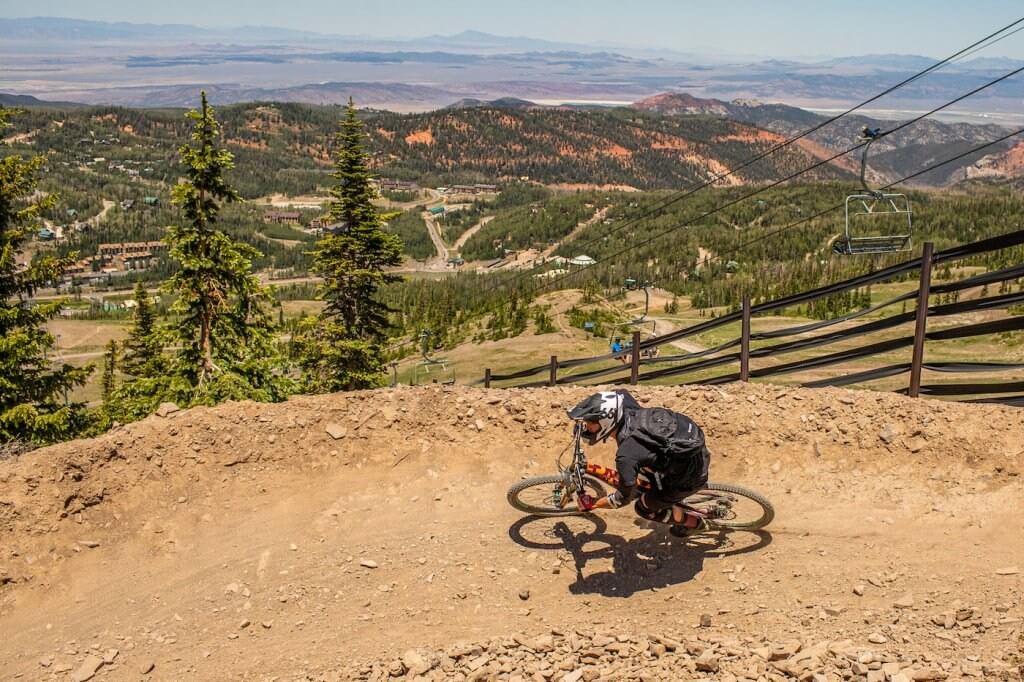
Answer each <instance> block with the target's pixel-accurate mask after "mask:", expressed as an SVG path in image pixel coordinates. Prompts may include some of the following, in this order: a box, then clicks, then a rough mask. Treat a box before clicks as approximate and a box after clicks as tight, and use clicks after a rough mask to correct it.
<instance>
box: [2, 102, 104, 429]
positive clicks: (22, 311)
mask: <svg viewBox="0 0 1024 682" xmlns="http://www.w3.org/2000/svg"><path fill="white" fill-rule="evenodd" d="M12 113H13V112H11V111H10V110H6V109H3V108H0V130H2V129H3V128H6V127H7V125H8V124H7V120H8V118H9V117H10V116H11V114H12ZM43 163H44V159H43V157H39V156H37V157H34V158H31V159H23V158H21V157H20V156H18V155H15V154H12V155H9V156H6V157H4V158H2V159H0V443H10V442H13V441H21V442H32V443H36V444H42V443H49V442H53V441H57V440H61V439H65V438H70V437H73V436H74V435H76V434H77V433H80V432H81V431H82V430H83V429H84V428H86V427H87V426H88V422H89V418H88V415H87V413H86V411H85V409H84V406H83V405H81V404H78V403H73V404H68V403H67V399H66V396H67V392H68V391H69V390H70V389H72V388H74V387H75V386H81V385H82V384H84V383H85V380H86V378H87V377H88V376H89V374H90V373H91V372H92V369H93V366H92V365H89V366H87V367H72V366H70V365H67V364H65V365H63V366H62V367H60V368H53V367H51V364H50V361H49V360H48V359H47V352H48V351H49V350H50V349H52V348H53V346H54V338H53V335H52V334H50V333H49V332H47V331H46V330H45V329H44V328H43V323H44V322H46V321H47V320H50V319H53V318H54V317H55V316H56V315H57V313H58V312H59V311H60V309H61V306H63V305H64V303H65V302H64V301H63V300H54V301H47V302H33V301H31V297H32V295H33V294H34V293H35V291H36V289H38V288H40V287H43V286H46V285H48V284H50V283H52V282H55V281H57V280H59V279H60V278H61V276H62V275H63V273H64V270H65V269H66V268H67V267H68V266H69V265H71V264H72V263H73V262H74V258H75V256H74V254H70V255H68V256H65V257H63V258H57V257H54V256H49V255H48V256H43V257H41V258H38V259H35V260H34V261H33V262H30V263H24V262H23V263H19V262H18V256H19V255H20V254H21V253H22V246H23V244H24V243H25V242H26V241H27V240H28V239H29V238H30V235H31V234H32V233H33V232H34V231H35V229H37V227H38V224H37V223H36V221H37V219H38V217H39V214H40V212H41V211H42V210H44V209H45V208H47V207H48V206H51V205H53V203H54V201H55V198H54V197H53V196H52V195H51V196H49V197H47V198H45V199H37V198H35V197H36V185H37V182H38V180H37V178H36V174H37V173H38V172H39V169H40V168H41V167H42V165H43Z"/></svg>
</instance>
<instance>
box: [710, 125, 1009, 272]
mask: <svg viewBox="0 0 1024 682" xmlns="http://www.w3.org/2000/svg"><path fill="white" fill-rule="evenodd" d="M1022 133H1024V128H1018V129H1017V130H1015V131H1013V132H1012V133H1007V134H1006V135H1003V136H1002V137H999V138H996V139H994V140H992V141H990V142H985V143H984V144H981V145H978V146H977V147H974V148H972V149H968V150H967V151H965V152H961V153H960V154H957V155H956V156H952V157H950V158H948V159H945V160H944V161H939V162H938V163H934V164H932V165H930V166H927V167H925V168H923V169H921V170H919V171H916V172H914V173H911V174H910V175H905V176H903V177H902V178H900V179H899V180H894V181H893V182H890V183H889V184H888V185H885V186H884V187H882V188H881V189H883V190H887V189H892V188H893V187H895V186H896V185H898V184H900V183H903V182H906V181H908V180H913V179H914V178H916V177H918V176H920V175H924V174H925V173H930V172H931V171H933V170H935V169H936V168H941V167H942V166H945V165H947V164H950V163H953V162H954V161H959V160H960V159H962V158H964V157H965V156H970V155H971V154H974V153H976V152H979V151H981V150H983V149H986V148H987V147H991V146H993V145H997V144H999V143H1000V142H1005V141H1006V140H1009V139H1010V138H1012V137H1016V136H1017V135H1020V134H1022ZM842 207H843V204H836V205H835V206H831V207H829V208H826V209H824V210H821V211H819V212H818V213H815V214H813V215H809V216H807V217H806V218H801V219H800V220H797V221H796V222H793V223H790V224H789V225H785V226H783V227H780V228H779V229H777V230H772V231H771V232H769V233H767V234H762V235H759V236H757V237H754V238H752V239H748V240H746V241H743V242H740V243H739V244H736V245H734V246H733V247H732V250H731V251H729V252H728V255H730V256H733V255H736V254H737V253H738V252H739V251H740V250H741V249H743V248H745V247H747V246H750V245H751V244H756V243H758V242H762V241H765V240H766V239H770V238H772V237H774V236H776V235H779V234H782V233H783V232H787V231H789V230H791V229H793V228H795V227H799V226H800V225H803V224H804V223H808V222H810V221H812V220H814V219H815V218H820V217H821V216H823V215H825V214H827V213H831V212H832V211H838V210H839V209H840V208H842ZM723 258H725V254H723V255H716V256H713V257H712V258H709V259H708V261H707V262H709V263H713V262H716V261H721V260H722V259H723Z"/></svg>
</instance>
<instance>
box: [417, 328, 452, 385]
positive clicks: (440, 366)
mask: <svg viewBox="0 0 1024 682" xmlns="http://www.w3.org/2000/svg"><path fill="white" fill-rule="evenodd" d="M432 336H433V332H431V331H430V330H429V329H424V330H423V331H422V332H420V354H421V355H422V356H423V359H422V360H420V361H419V362H418V363H417V364H416V365H415V366H414V367H413V371H412V385H413V386H418V385H420V384H421V383H423V384H426V383H433V384H448V385H451V384H454V383H455V369H454V368H451V367H449V366H448V361H447V360H446V359H444V358H435V357H432V356H431V351H432V349H431V347H430V338H431V337H432Z"/></svg>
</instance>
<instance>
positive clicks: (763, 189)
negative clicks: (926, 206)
mask: <svg viewBox="0 0 1024 682" xmlns="http://www.w3.org/2000/svg"><path fill="white" fill-rule="evenodd" d="M1022 71H1024V66H1022V67H1019V68H1017V69H1014V70H1013V71H1010V72H1009V73H1006V74H1004V75H1002V76H1000V77H999V78H996V79H994V80H991V81H989V82H988V83H985V84H984V85H980V86H978V87H977V88H974V89H973V90H971V91H970V92H967V93H965V94H963V95H960V96H959V97H957V98H955V99H953V100H950V101H948V102H946V103H945V104H942V105H940V106H938V107H936V108H934V109H932V110H931V111H928V112H926V113H924V114H921V115H919V116H917V117H915V118H912V119H910V120H908V121H906V122H904V123H901V124H900V125H898V126H896V127H895V128H893V129H892V130H889V131H887V132H886V133H885V135H891V134H892V133H895V132H897V131H899V130H902V129H903V128H906V127H908V126H911V125H913V124H915V123H917V122H918V121H920V120H922V119H924V118H927V117H928V116H931V115H932V114H935V113H937V112H939V111H942V110H943V109H945V108H946V107H949V106H952V105H953V104H956V103H957V102H960V101H962V100H964V99H966V98H968V97H971V96H972V95H975V94H977V93H978V92H981V91H982V90H984V89H986V88H989V87H991V86H993V85H995V84H997V83H1000V82H1002V81H1004V80H1006V79H1007V78H1011V77H1012V76H1015V75H1017V74H1018V73H1021V72H1022ZM1014 134H1016V133H1014ZM1012 136H1013V134H1011V135H1009V136H1006V137H1003V138H1000V140H997V141H996V142H999V141H1002V140H1004V139H1007V138H1008V137H1012ZM871 141H873V140H869V141H865V142H861V143H859V144H857V145H854V146H853V147H850V148H849V149H847V150H846V151H842V152H837V153H836V154H834V155H833V156H831V157H829V158H827V159H823V160H821V161H818V162H816V163H814V164H812V165H810V166H808V167H806V168H804V169H802V170H799V171H796V172H795V173H792V174H790V175H788V176H786V177H784V178H782V179H780V180H776V181H774V182H771V183H769V184H768V185H765V186H763V187H761V188H760V189H757V190H754V191H753V192H750V193H748V194H745V195H743V196H742V197H739V198H738V199H734V200H732V201H729V202H726V203H725V204H722V205H720V206H717V207H716V208H713V209H711V210H709V211H706V212H705V213H703V214H702V215H700V216H696V217H695V218H692V219H691V220H687V221H684V222H687V223H688V222H693V221H697V220H703V219H704V218H707V217H708V216H711V215H714V214H715V213H718V212H719V211H721V210H723V209H725V208H728V207H730V206H733V205H735V204H738V203H739V202H741V201H745V200H747V199H749V198H751V197H753V196H756V195H758V194H761V193H762V192H766V191H768V190H769V189H772V188H774V187H777V186H778V185H781V184H782V183H784V182H788V181H789V180H792V179H793V178H796V177H798V176H800V175H803V174H804V173H807V172H808V171H811V170H814V169H815V168H818V167H820V166H823V165H825V164H826V163H830V162H832V161H834V160H836V159H838V158H840V157H842V156H845V155H846V154H849V153H850V152H853V151H856V150H858V149H860V148H861V147H863V146H865V145H867V144H870V142H871ZM990 144H995V143H994V142H993V143H988V144H985V145H983V147H987V146H989V145H990ZM968 153H970V152H968ZM965 155H966V154H961V155H959V156H957V157H954V159H953V160H955V159H957V158H962V157H963V156H965ZM949 162H950V161H946V162H944V163H949ZM936 167H938V166H936ZM917 175H920V173H917V174H914V175H912V176H908V177H907V178H903V179H902V180H899V181H897V182H904V181H906V180H907V179H909V178H911V177H917ZM895 184H897V183H890V184H889V185H887V186H886V188H889V187H892V186H893V185H895ZM828 210H834V209H828ZM799 222H805V221H798V224H799ZM686 227H688V225H686V224H683V225H676V226H673V227H669V228H667V229H665V230H662V231H661V232H659V233H657V234H655V235H654V236H652V237H648V238H647V239H645V240H643V241H640V242H636V243H634V244H630V245H629V246H627V247H625V248H623V249H620V250H619V251H616V252H614V253H612V254H610V255H608V256H606V257H604V258H602V259H600V260H597V261H595V262H594V263H593V264H591V265H590V266H588V267H587V268H586V269H590V268H593V267H594V266H595V265H598V264H600V263H605V262H607V261H610V260H613V259H615V258H617V257H619V256H621V255H623V254H625V253H627V252H629V251H632V250H634V249H636V248H638V247H641V246H646V245H648V244H650V243H651V242H654V241H656V240H658V239H660V238H661V237H664V236H665V235H666V234H669V233H670V232H674V231H676V230H679V229H682V228H686ZM579 272H583V270H582V269H581V270H577V271H575V272H570V273H567V274H565V275H561V276H559V277H556V278H554V279H553V280H550V281H549V282H547V283H545V284H542V285H541V286H540V290H544V289H547V288H548V287H550V286H551V285H554V284H558V283H559V282H561V281H563V280H565V279H568V278H569V277H572V276H573V275H576V274H577V273H579Z"/></svg>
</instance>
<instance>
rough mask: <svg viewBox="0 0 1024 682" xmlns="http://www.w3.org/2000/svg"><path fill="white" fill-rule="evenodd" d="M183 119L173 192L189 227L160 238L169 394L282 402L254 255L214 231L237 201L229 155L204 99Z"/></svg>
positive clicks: (198, 400) (285, 384) (195, 400)
mask: <svg viewBox="0 0 1024 682" xmlns="http://www.w3.org/2000/svg"><path fill="white" fill-rule="evenodd" d="M187 115H188V117H189V118H190V119H191V120H192V121H193V124H194V127H193V131H192V140H193V142H194V143H195V146H192V145H190V144H184V145H182V146H181V147H180V148H179V153H180V155H181V159H182V161H183V162H184V164H185V167H186V177H187V181H186V182H183V183H180V184H178V185H176V186H175V187H174V203H175V204H177V205H179V206H181V207H182V209H183V210H184V213H185V217H186V218H187V219H188V222H187V223H186V224H185V225H180V226H174V227H171V228H170V230H169V234H168V236H167V239H166V241H167V242H168V244H169V246H170V256H171V258H172V259H174V260H176V261H178V264H179V269H178V271H177V272H176V273H175V274H174V275H173V276H172V277H171V278H170V280H168V282H167V283H166V284H165V289H166V290H167V291H170V292H174V293H176V294H177V295H178V299H177V300H176V301H175V303H174V305H173V306H172V307H171V311H172V312H173V313H176V314H179V315H180V316H181V319H179V320H177V321H176V322H175V323H174V324H173V325H172V326H171V327H170V330H169V331H170V332H171V335H172V337H176V339H175V340H176V341H177V344H178V345H179V346H180V348H181V349H180V350H179V351H178V355H177V357H176V358H175V363H174V366H173V368H172V371H171V374H172V375H173V382H172V386H171V392H172V394H174V397H175V399H176V400H177V401H178V402H179V403H181V402H184V403H186V404H213V403H217V402H221V401H223V400H242V399H252V400H280V399H283V398H284V397H285V396H286V395H287V393H288V391H289V389H290V382H289V381H288V380H287V379H286V378H284V377H282V376H280V375H278V374H276V373H275V361H276V360H277V353H276V349H275V348H274V344H273V338H272V335H271V326H270V319H269V316H268V314H267V312H266V308H265V304H266V302H267V301H268V299H269V290H268V289H266V288H265V287H263V286H261V285H260V283H259V280H258V279H257V278H256V276H255V275H253V274H251V269H252V259H253V258H256V257H258V256H259V255H260V253H259V251H257V250H256V249H255V248H253V247H251V246H249V245H247V244H243V243H241V242H237V241H235V240H233V239H231V238H230V237H229V236H228V235H226V234H225V233H224V232H222V231H220V230H218V229H216V228H215V227H214V225H215V223H216V221H217V215H218V212H219V210H220V206H221V204H222V203H230V202H235V201H240V200H241V198H240V197H239V195H238V193H237V192H236V191H235V190H234V189H232V188H231V187H230V186H229V185H228V183H227V180H226V179H225V177H224V174H225V172H227V171H229V170H230V169H231V168H232V167H233V165H234V164H233V161H232V156H231V153H230V152H228V151H226V150H224V149H220V148H218V147H217V146H216V138H217V137H218V135H219V126H218V124H217V121H216V119H215V118H214V115H213V109H212V108H211V107H210V106H209V104H208V103H207V101H206V93H205V92H203V93H202V101H201V107H200V110H199V111H191V112H189V113H188V114H187Z"/></svg>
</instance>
